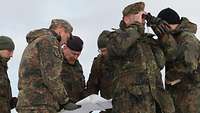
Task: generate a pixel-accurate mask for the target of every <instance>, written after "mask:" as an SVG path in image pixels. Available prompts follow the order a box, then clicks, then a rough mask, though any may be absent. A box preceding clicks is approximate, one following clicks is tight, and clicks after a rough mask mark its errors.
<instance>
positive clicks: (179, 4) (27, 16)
mask: <svg viewBox="0 0 200 113" xmlns="http://www.w3.org/2000/svg"><path fill="white" fill-rule="evenodd" d="M136 1H138V0H0V3H1V6H0V14H1V17H0V35H7V36H10V37H12V39H13V40H14V42H15V44H16V49H15V51H14V57H13V58H12V59H11V60H10V61H9V70H8V73H9V78H10V81H11V85H12V92H13V95H14V96H17V94H18V89H17V82H18V67H19V63H20V59H21V55H22V52H23V50H24V48H25V47H26V45H27V43H26V41H25V36H26V34H27V33H28V32H29V31H30V30H34V29H38V28H43V27H48V26H49V24H50V21H51V19H53V18H62V19H65V20H67V21H69V22H70V23H71V24H72V26H73V27H74V31H73V34H74V35H78V36H80V37H81V38H82V39H83V40H84V49H83V51H82V54H81V56H80V62H81V64H82V66H83V69H84V75H85V77H86V80H87V79H88V74H89V71H90V68H91V64H92V61H93V58H94V57H95V56H96V55H97V54H98V52H97V44H96V40H97V37H98V35H99V34H100V33H101V31H102V30H111V28H118V25H119V22H120V20H121V17H122V13H121V12H122V10H123V8H124V7H125V6H126V5H128V4H130V3H134V2H136ZM141 1H144V2H145V3H146V11H148V12H151V13H152V15H157V14H158V12H159V11H160V10H161V9H163V8H167V7H170V8H173V9H175V10H176V11H177V12H178V13H179V15H180V16H185V17H188V18H189V19H190V20H191V21H193V22H194V23H196V24H197V25H198V28H199V24H200V13H199V12H198V11H200V7H199V4H200V2H199V0H146V1H145V0H141ZM147 31H149V30H147ZM199 32H200V31H199V30H198V33H197V36H198V37H200V35H199ZM14 112H15V111H14V110H13V111H12V113H14Z"/></svg>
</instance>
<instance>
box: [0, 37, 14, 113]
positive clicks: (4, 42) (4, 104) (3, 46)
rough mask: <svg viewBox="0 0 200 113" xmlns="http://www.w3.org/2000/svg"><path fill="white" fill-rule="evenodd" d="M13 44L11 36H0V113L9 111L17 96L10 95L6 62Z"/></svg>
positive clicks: (11, 51)
mask: <svg viewBox="0 0 200 113" xmlns="http://www.w3.org/2000/svg"><path fill="white" fill-rule="evenodd" d="M14 48H15V45H14V42H13V41H12V39H11V38H9V37H7V36H0V73H1V74H0V90H1V91H0V108H1V109H0V113H10V112H11V109H13V108H15V106H16V104H17V98H16V97H12V92H11V86H10V80H9V78H8V74H7V69H8V66H7V62H8V60H9V59H10V57H12V56H13V51H14Z"/></svg>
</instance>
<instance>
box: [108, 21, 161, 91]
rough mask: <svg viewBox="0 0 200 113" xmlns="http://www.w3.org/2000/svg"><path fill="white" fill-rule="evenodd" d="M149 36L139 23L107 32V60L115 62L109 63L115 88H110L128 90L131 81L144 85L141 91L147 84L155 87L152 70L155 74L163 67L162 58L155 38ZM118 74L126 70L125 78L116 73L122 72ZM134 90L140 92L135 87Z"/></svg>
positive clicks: (154, 75) (152, 87)
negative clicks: (109, 37)
mask: <svg viewBox="0 0 200 113" xmlns="http://www.w3.org/2000/svg"><path fill="white" fill-rule="evenodd" d="M152 37H153V35H152V34H146V33H144V27H143V26H141V25H139V24H135V25H132V26H130V27H128V28H126V27H121V28H120V29H118V30H116V31H114V32H113V33H112V34H111V40H110V44H109V46H108V53H109V57H110V59H111V60H113V62H115V63H113V64H114V65H115V66H114V67H115V73H117V75H116V76H115V78H114V87H116V88H114V89H118V88H117V87H120V88H123V87H124V89H128V87H130V86H132V85H134V84H135V85H144V86H145V88H146V90H145V92H149V91H150V89H148V87H149V86H148V84H150V85H151V90H155V88H156V86H155V85H156V75H158V74H155V73H159V72H160V69H162V68H163V66H164V63H165V58H164V54H163V52H162V50H161V49H160V47H159V45H158V42H157V40H155V39H153V38H152ZM122 73H126V76H128V77H125V76H120V75H123V74H122ZM131 73H134V74H135V76H132V75H133V74H131ZM136 75H138V76H136ZM141 75H143V76H141ZM159 75H160V74H159ZM122 78H126V80H123V79H122ZM115 81H116V82H115ZM124 81H126V83H125V82H124ZM116 83H117V84H116ZM130 84H132V85H130ZM125 85H126V86H125ZM135 93H141V92H137V89H135Z"/></svg>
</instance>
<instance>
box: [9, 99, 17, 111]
mask: <svg viewBox="0 0 200 113" xmlns="http://www.w3.org/2000/svg"><path fill="white" fill-rule="evenodd" d="M17 101H18V99H17V97H12V98H11V100H10V108H11V109H13V108H15V107H16V105H17Z"/></svg>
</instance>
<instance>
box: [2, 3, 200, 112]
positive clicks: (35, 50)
mask: <svg viewBox="0 0 200 113" xmlns="http://www.w3.org/2000/svg"><path fill="white" fill-rule="evenodd" d="M144 9H145V4H144V3H143V2H137V3H134V4H130V5H128V6H127V7H125V8H124V10H123V12H122V14H123V18H122V20H121V22H120V25H119V29H114V30H113V31H107V30H104V31H103V32H102V33H101V34H100V35H99V37H98V40H97V45H98V48H99V52H100V53H99V55H98V56H97V57H95V58H94V61H93V64H92V68H91V72H90V75H89V79H88V81H87V84H85V78H84V75H83V70H82V66H81V64H80V63H79V61H78V57H79V56H80V54H81V51H82V48H83V41H82V40H81V38H80V37H78V36H75V35H72V31H73V27H72V26H71V25H70V23H69V22H67V21H66V20H63V19H53V20H52V22H51V25H50V27H49V28H48V29H47V28H42V29H37V30H34V31H31V32H29V33H28V34H27V36H26V41H27V43H28V45H27V47H26V48H25V50H24V53H23V55H22V59H21V63H20V67H19V82H18V89H19V94H18V98H16V97H12V94H11V88H10V82H9V79H8V75H7V61H8V60H9V58H10V57H12V55H13V50H14V48H15V45H14V43H13V41H12V40H11V38H9V37H6V36H0V73H1V74H0V88H1V90H0V113H10V110H11V109H12V108H15V107H16V110H17V112H19V113H57V112H59V111H60V110H61V109H65V110H75V109H78V108H80V107H81V106H80V105H76V104H74V103H76V102H77V101H79V100H81V99H83V98H85V97H86V96H88V95H90V94H98V92H100V95H101V96H102V97H104V98H106V99H112V105H113V108H112V109H107V110H106V111H101V113H111V112H112V113H200V41H199V40H198V39H197V38H196V37H195V33H196V31H197V25H196V24H194V23H192V22H190V21H189V20H188V19H187V18H185V17H182V18H180V17H179V15H178V14H177V13H176V11H174V10H173V9H171V8H166V9H163V10H162V11H160V12H159V14H158V16H157V17H154V16H152V15H151V14H150V13H147V12H145V10H144ZM145 22H146V23H147V26H148V27H151V28H152V30H153V32H154V33H155V34H156V36H157V38H154V34H150V33H145V31H144V28H145ZM164 67H165V76H166V80H165V83H164V84H165V85H166V88H163V83H162V79H161V70H162V69H163V68H164Z"/></svg>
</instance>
